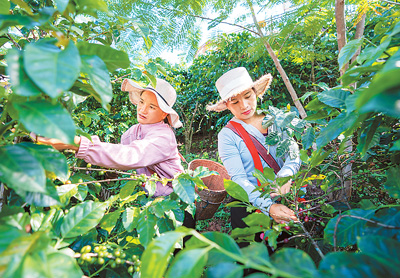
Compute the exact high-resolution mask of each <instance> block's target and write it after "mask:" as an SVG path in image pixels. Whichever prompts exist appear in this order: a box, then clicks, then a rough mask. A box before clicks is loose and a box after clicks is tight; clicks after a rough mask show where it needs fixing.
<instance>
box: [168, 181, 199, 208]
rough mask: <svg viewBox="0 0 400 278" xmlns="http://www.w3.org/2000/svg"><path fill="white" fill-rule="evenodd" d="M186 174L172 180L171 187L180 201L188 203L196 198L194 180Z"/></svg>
mask: <svg viewBox="0 0 400 278" xmlns="http://www.w3.org/2000/svg"><path fill="white" fill-rule="evenodd" d="M187 176H188V175H187V174H181V175H179V177H178V178H177V179H174V180H173V181H172V187H173V188H174V192H175V193H176V194H177V195H178V196H179V198H181V200H182V201H184V202H185V203H188V204H190V203H193V202H194V200H195V199H196V192H195V187H194V182H193V181H192V180H191V177H190V176H189V177H187Z"/></svg>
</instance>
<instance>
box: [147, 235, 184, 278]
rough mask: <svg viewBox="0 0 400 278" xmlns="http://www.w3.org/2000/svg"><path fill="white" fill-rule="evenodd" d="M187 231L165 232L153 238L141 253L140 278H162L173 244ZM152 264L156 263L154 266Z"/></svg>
mask: <svg viewBox="0 0 400 278" xmlns="http://www.w3.org/2000/svg"><path fill="white" fill-rule="evenodd" d="M187 234H188V232H187V229H179V230H175V231H172V232H166V233H164V234H162V235H161V236H159V237H157V238H155V239H154V240H153V241H151V242H150V244H149V245H148V246H147V248H146V250H145V251H144V252H143V255H142V258H141V261H142V266H141V269H140V273H141V276H142V277H152V278H162V277H164V273H165V270H166V269H167V265H168V262H169V259H170V256H171V255H170V254H171V252H172V250H173V249H174V246H175V243H177V242H178V241H180V240H181V239H182V238H183V237H184V236H185V235H187ZM154 262H157V263H156V264H155V263H154Z"/></svg>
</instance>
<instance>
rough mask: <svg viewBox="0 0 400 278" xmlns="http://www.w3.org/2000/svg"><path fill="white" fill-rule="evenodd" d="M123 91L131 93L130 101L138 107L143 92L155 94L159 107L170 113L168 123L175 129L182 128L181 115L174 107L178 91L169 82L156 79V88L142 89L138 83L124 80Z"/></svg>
mask: <svg viewBox="0 0 400 278" xmlns="http://www.w3.org/2000/svg"><path fill="white" fill-rule="evenodd" d="M121 91H125V92H129V99H130V100H131V102H132V103H133V104H134V105H137V104H138V103H139V101H140V94H141V93H142V92H143V91H149V92H152V93H154V95H155V96H156V98H157V102H158V106H159V107H160V109H161V110H162V111H164V112H165V113H168V116H167V118H168V122H169V123H170V125H171V126H172V127H173V128H178V127H181V126H182V123H181V121H179V115H178V113H176V111H175V110H174V109H172V106H173V105H174V104H175V101H176V91H175V89H174V88H173V87H172V86H171V84H169V83H168V82H167V81H165V80H163V79H159V78H156V87H155V88H153V87H152V86H150V85H149V86H147V87H142V86H140V85H139V84H138V83H136V82H134V81H133V80H131V79H124V81H122V85H121Z"/></svg>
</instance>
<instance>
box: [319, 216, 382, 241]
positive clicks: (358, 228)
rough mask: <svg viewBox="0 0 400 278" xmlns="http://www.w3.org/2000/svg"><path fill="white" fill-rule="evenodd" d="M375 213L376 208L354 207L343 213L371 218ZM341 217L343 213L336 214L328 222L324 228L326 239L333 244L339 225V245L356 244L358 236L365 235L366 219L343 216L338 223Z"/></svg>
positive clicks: (337, 234)
mask: <svg viewBox="0 0 400 278" xmlns="http://www.w3.org/2000/svg"><path fill="white" fill-rule="evenodd" d="M374 214H375V210H362V209H353V210H349V211H346V212H344V213H343V214H342V215H354V216H358V217H362V218H366V219H370V218H371V217H372V216H374ZM339 217H341V215H337V216H335V217H334V218H332V219H331V220H330V221H329V222H328V224H327V225H326V228H325V230H324V239H325V240H327V241H329V243H330V244H333V239H334V233H335V227H336V225H337V228H336V240H337V246H340V247H345V246H348V245H351V244H355V243H356V242H357V237H359V236H361V235H363V233H364V229H365V225H366V223H367V222H366V221H365V220H361V219H357V218H351V217H342V218H341V219H340V221H339V223H338V224H337V221H338V219H339Z"/></svg>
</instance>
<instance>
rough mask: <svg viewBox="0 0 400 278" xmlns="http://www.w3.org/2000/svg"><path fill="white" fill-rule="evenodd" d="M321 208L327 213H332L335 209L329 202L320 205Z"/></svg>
mask: <svg viewBox="0 0 400 278" xmlns="http://www.w3.org/2000/svg"><path fill="white" fill-rule="evenodd" d="M321 209H322V211H323V212H325V213H327V214H333V213H335V212H336V211H337V210H336V209H335V208H334V207H333V206H332V205H330V204H323V205H322V206H321Z"/></svg>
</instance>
